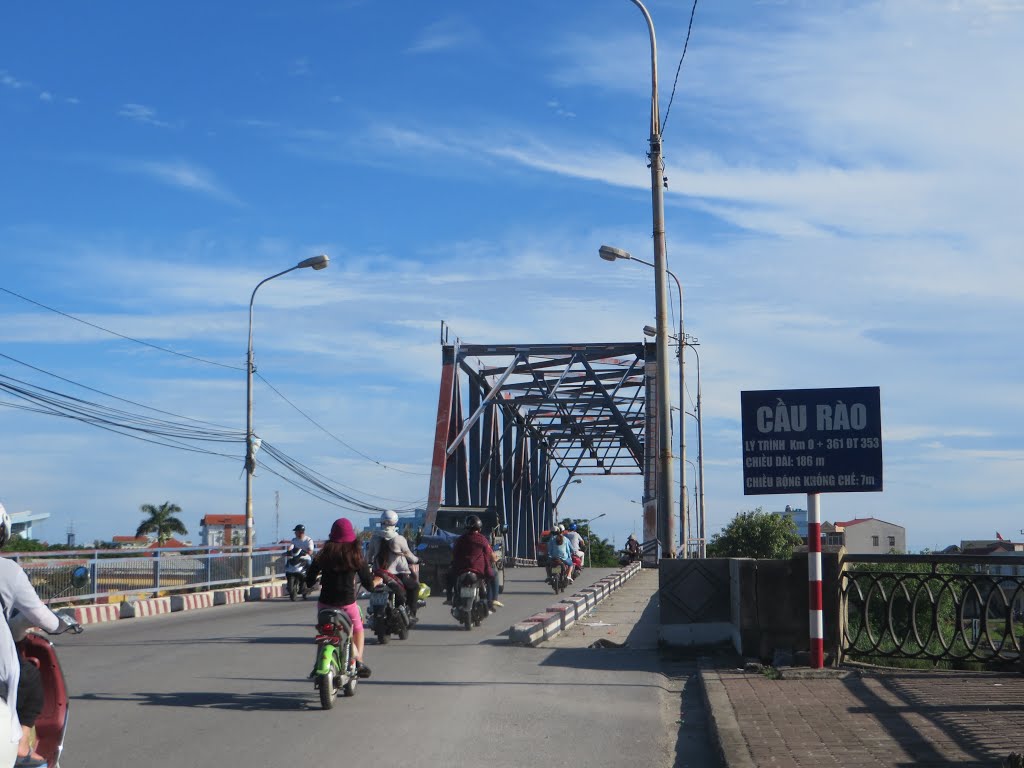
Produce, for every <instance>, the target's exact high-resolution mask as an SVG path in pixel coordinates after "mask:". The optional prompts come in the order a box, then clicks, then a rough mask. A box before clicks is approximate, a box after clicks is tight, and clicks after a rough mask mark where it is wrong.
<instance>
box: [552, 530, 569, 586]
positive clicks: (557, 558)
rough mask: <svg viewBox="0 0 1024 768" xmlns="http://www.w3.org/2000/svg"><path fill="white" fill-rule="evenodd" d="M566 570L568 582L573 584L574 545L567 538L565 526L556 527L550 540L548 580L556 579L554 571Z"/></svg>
mask: <svg viewBox="0 0 1024 768" xmlns="http://www.w3.org/2000/svg"><path fill="white" fill-rule="evenodd" d="M559 566H561V567H562V568H564V569H565V576H566V580H567V581H568V583H569V584H572V545H571V544H569V540H568V539H567V538H566V537H565V526H564V525H556V526H555V527H554V528H553V529H552V531H551V538H550V539H549V540H548V578H549V580H550V579H551V578H553V577H554V569H555V568H557V567H559Z"/></svg>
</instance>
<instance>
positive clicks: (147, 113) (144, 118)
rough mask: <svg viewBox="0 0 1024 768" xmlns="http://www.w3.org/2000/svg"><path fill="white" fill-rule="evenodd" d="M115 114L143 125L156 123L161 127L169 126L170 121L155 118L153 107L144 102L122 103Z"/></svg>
mask: <svg viewBox="0 0 1024 768" xmlns="http://www.w3.org/2000/svg"><path fill="white" fill-rule="evenodd" d="M117 114H118V115H120V116H121V117H126V118H128V119H129V120H134V121H135V122H137V123H143V124H145V125H156V126H159V127H161V128H167V127H169V126H170V123H167V122H165V121H163V120H159V119H157V116H156V110H155V109H153V108H152V107H147V106H145V105H144V104H122V105H121V109H120V110H118V113H117Z"/></svg>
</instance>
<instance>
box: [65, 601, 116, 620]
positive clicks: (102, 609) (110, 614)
mask: <svg viewBox="0 0 1024 768" xmlns="http://www.w3.org/2000/svg"><path fill="white" fill-rule="evenodd" d="M69 610H71V611H73V612H74V616H75V621H77V622H78V623H79V624H97V623H99V622H102V621H117V620H118V619H119V618H120V611H119V610H118V607H117V606H116V605H80V606H78V607H76V608H71V609H69Z"/></svg>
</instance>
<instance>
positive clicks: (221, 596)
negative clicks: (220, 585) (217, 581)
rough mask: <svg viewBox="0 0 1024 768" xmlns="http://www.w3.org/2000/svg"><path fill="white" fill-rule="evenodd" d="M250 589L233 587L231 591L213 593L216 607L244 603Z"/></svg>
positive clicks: (222, 590) (223, 590) (218, 590)
mask: <svg viewBox="0 0 1024 768" xmlns="http://www.w3.org/2000/svg"><path fill="white" fill-rule="evenodd" d="M248 591H249V588H248V587H233V588H231V589H217V590H214V593H213V604H214V605H235V604H236V603H244V602H245V595H246V593H247V592H248Z"/></svg>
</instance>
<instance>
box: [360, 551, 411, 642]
mask: <svg viewBox="0 0 1024 768" xmlns="http://www.w3.org/2000/svg"><path fill="white" fill-rule="evenodd" d="M374 575H375V576H378V577H380V579H381V583H380V584H378V585H377V586H375V587H374V588H373V592H371V593H370V604H369V607H368V608H367V610H366V612H367V618H368V620H369V625H370V628H372V629H373V632H374V634H376V635H377V642H378V643H380V644H381V645H386V644H387V642H388V640H390V639H391V635H398V639H399V640H405V639H406V638H408V637H409V629H410V628H411V627H412V625H413V622H412V617H411V616H410V615H409V607H408V602H409V599H410V597H409V596H407V598H406V601H405V603H404V604H403V605H398V600H397V594H398V590H400V589H404V587H403V586H402V584H401V583H400V582H399V581H397V580H396V579H395V578H394V576H392V575H391V574H389V573H388V572H387V571H382V570H380V569H377V570H375V571H374ZM411 599H414V600H415V599H417V598H416V596H415V595H413V596H411Z"/></svg>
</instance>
